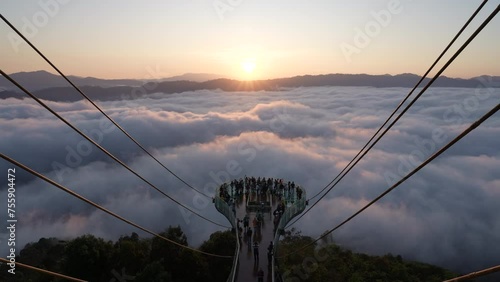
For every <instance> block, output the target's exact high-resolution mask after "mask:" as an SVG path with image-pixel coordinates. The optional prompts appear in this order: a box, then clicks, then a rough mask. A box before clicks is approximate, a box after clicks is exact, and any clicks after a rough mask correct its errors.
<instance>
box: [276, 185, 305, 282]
mask: <svg viewBox="0 0 500 282" xmlns="http://www.w3.org/2000/svg"><path fill="white" fill-rule="evenodd" d="M305 208H306V195H305V191H304V192H303V194H302V197H301V199H300V200H297V201H296V202H295V203H293V204H292V205H291V206H289V207H287V208H286V209H285V212H284V213H283V214H282V215H281V218H280V221H279V223H278V226H277V227H276V232H275V233H274V241H273V244H274V252H273V258H272V275H271V277H272V282H274V281H275V277H276V273H275V271H276V269H275V267H276V265H275V258H274V255H275V254H276V253H277V249H278V243H279V239H280V236H281V234H280V233H281V230H283V229H284V228H285V226H286V225H287V224H288V222H290V220H292V219H293V218H294V217H296V216H297V215H299V214H300V213H301V212H303V211H304V209H305Z"/></svg>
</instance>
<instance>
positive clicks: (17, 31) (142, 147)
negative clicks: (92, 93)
mask: <svg viewBox="0 0 500 282" xmlns="http://www.w3.org/2000/svg"><path fill="white" fill-rule="evenodd" d="M0 18H1V19H2V20H3V21H4V22H5V23H6V24H7V25H8V26H9V27H10V28H11V29H12V30H14V31H15V32H16V33H17V35H19V36H20V37H21V38H22V39H23V40H24V41H25V42H26V43H27V44H28V45H29V46H30V47H31V48H32V49H33V50H35V52H36V53H38V55H40V56H41V57H42V58H43V59H44V60H45V61H46V62H47V63H48V64H49V65H50V66H51V67H52V68H53V69H54V70H55V71H57V72H58V73H59V75H61V77H63V78H64V79H65V80H66V81H67V82H68V83H69V84H70V85H71V86H72V87H73V88H74V89H75V90H76V91H77V92H78V93H80V95H82V96H83V97H84V98H85V99H86V100H87V101H89V102H90V103H91V104H92V105H93V106H94V107H95V108H96V109H97V110H98V111H99V112H101V113H102V114H103V115H104V116H105V117H106V118H107V119H108V120H109V121H111V123H113V124H114V125H115V126H116V127H117V128H118V129H120V131H121V132H123V134H125V135H126V136H127V137H128V138H129V139H130V140H132V142H134V143H135V144H136V145H137V146H139V148H141V149H142V151H144V152H145V153H146V154H147V155H149V156H150V157H151V158H153V160H155V161H156V162H157V163H158V164H159V165H160V166H162V167H163V168H164V169H166V170H167V171H168V172H169V173H170V174H172V175H173V176H174V177H175V178H177V179H178V180H179V181H181V182H182V183H184V184H185V185H186V186H187V187H189V188H191V189H193V190H194V191H195V192H198V193H199V194H201V195H203V196H205V197H207V198H211V197H210V196H209V195H207V194H205V193H203V192H201V191H199V190H198V189H196V188H194V187H193V186H192V185H190V184H189V183H187V182H186V181H185V180H184V179H182V178H181V177H179V176H178V175H177V174H175V173H174V172H173V171H172V170H170V169H169V168H168V167H167V166H165V165H164V164H163V163H162V162H160V161H159V160H158V159H157V158H156V157H155V156H153V154H151V153H150V152H149V151H148V150H147V149H146V148H145V147H144V146H142V145H141V144H140V143H139V142H138V141H137V140H136V139H135V138H133V137H132V136H131V135H130V134H129V133H128V132H127V131H125V129H123V128H122V127H121V126H120V125H119V124H118V123H116V122H115V121H114V120H113V119H112V118H111V117H110V116H109V115H108V114H107V113H105V112H104V111H103V110H102V109H101V108H100V107H99V106H98V105H97V104H96V103H94V101H92V99H90V98H89V97H88V96H87V95H86V94H85V93H83V91H82V90H80V88H78V87H77V86H76V85H75V84H74V83H73V82H72V81H71V80H70V79H69V78H68V77H67V76H66V75H65V74H64V73H63V72H62V71H60V70H59V68H57V67H56V66H55V65H54V64H53V63H52V62H51V61H50V60H49V59H48V58H47V57H46V56H45V55H44V54H43V53H42V52H41V51H40V50H38V48H36V47H35V45H33V44H32V43H31V42H30V41H29V40H28V39H27V38H26V37H25V36H24V35H23V34H22V33H21V32H20V31H19V30H18V29H17V28H16V27H15V26H14V25H12V24H11V23H10V21H9V20H7V19H6V18H5V17H4V16H3V15H2V14H0Z"/></svg>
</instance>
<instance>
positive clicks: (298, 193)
mask: <svg viewBox="0 0 500 282" xmlns="http://www.w3.org/2000/svg"><path fill="white" fill-rule="evenodd" d="M214 203H215V207H216V208H217V210H218V211H219V212H220V213H222V214H223V215H224V216H225V217H226V218H227V219H228V220H229V222H230V223H231V225H232V226H233V229H234V230H235V233H236V234H237V238H238V240H237V243H236V245H237V246H236V250H235V254H234V260H233V267H232V269H231V273H230V276H229V277H228V280H227V281H228V282H235V281H238V282H254V281H257V279H258V272H259V270H260V269H262V271H263V272H264V281H267V282H274V281H276V282H279V281H280V280H281V279H280V277H281V276H280V274H279V269H278V267H277V266H276V264H275V262H276V261H275V259H274V257H273V254H274V253H276V249H277V247H278V243H279V238H280V235H281V234H283V228H284V227H285V226H286V224H287V223H288V222H289V221H290V220H291V219H292V218H294V217H295V216H297V215H298V214H300V213H301V212H302V211H304V209H305V206H306V194H305V191H304V189H303V188H302V187H300V186H298V185H295V184H294V183H289V182H286V183H285V181H284V180H274V179H271V180H269V179H265V178H264V179H260V178H258V179H257V180H256V179H255V178H245V179H240V180H233V181H231V182H230V183H224V184H222V185H221V186H220V187H219V188H218V189H217V191H216V195H215V199H214ZM245 216H248V222H249V227H248V228H246V227H245V224H244V218H245ZM254 219H255V220H254ZM254 221H256V222H255V223H254ZM254 224H255V226H254ZM248 229H250V230H251V235H250V234H248V232H247V231H248ZM271 242H273V250H274V251H273V252H272V253H271V255H270V256H269V257H268V255H269V253H268V247H269V245H270V243H271ZM255 243H257V244H258V250H259V259H258V260H256V258H255V257H254V250H253V249H254V244H255Z"/></svg>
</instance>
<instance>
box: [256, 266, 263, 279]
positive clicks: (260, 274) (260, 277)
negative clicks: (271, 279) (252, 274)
mask: <svg viewBox="0 0 500 282" xmlns="http://www.w3.org/2000/svg"><path fill="white" fill-rule="evenodd" d="M257 278H258V280H257V281H258V282H264V270H262V268H260V269H259V272H257Z"/></svg>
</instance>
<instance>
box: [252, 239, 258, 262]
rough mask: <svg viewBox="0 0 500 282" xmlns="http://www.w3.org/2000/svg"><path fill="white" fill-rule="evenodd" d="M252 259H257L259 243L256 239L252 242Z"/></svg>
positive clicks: (256, 260) (255, 260)
mask: <svg viewBox="0 0 500 282" xmlns="http://www.w3.org/2000/svg"><path fill="white" fill-rule="evenodd" d="M253 260H254V262H258V261H259V243H257V241H255V242H253Z"/></svg>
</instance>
